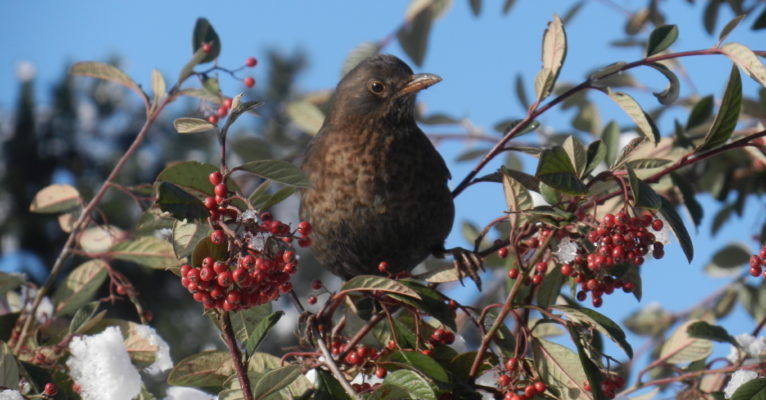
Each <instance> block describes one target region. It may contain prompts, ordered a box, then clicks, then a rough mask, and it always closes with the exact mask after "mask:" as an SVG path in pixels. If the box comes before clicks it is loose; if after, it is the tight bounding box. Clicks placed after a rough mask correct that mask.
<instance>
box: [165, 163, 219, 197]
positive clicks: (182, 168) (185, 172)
mask: <svg viewBox="0 0 766 400" xmlns="http://www.w3.org/2000/svg"><path fill="white" fill-rule="evenodd" d="M214 171H218V167H216V166H214V165H212V164H205V163H201V162H198V161H183V162H178V163H173V164H172V165H170V166H168V167H167V168H165V169H164V170H162V172H160V174H159V175H158V176H157V179H156V181H157V182H170V183H172V184H175V185H178V186H180V187H182V188H184V189H188V190H191V191H192V192H193V193H194V194H195V196H196V195H199V197H203V196H205V195H207V196H212V195H213V185H212V184H210V181H208V175H210V173H211V172H214ZM231 183H233V182H230V181H229V180H227V181H226V185H227V186H229V187H232V186H231Z"/></svg>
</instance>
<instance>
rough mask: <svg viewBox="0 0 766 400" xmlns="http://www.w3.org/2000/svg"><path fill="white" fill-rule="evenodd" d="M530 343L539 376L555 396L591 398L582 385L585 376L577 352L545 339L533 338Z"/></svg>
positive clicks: (575, 398)
mask: <svg viewBox="0 0 766 400" xmlns="http://www.w3.org/2000/svg"><path fill="white" fill-rule="evenodd" d="M531 345H532V353H533V357H534V362H535V366H536V367H537V371H538V372H539V374H540V378H541V380H542V381H543V382H545V383H546V384H547V386H548V390H550V391H551V392H552V393H553V394H554V396H555V397H556V398H560V399H571V400H577V399H592V398H593V396H592V395H591V393H590V391H587V390H585V388H584V387H583V383H584V382H585V381H586V379H587V376H586V375H585V371H584V370H583V366H582V363H581V362H580V358H579V357H578V356H577V354H575V353H574V352H572V350H569V349H568V348H566V347H564V346H562V345H560V344H556V343H553V342H549V341H547V340H545V339H539V338H533V339H532V341H531Z"/></svg>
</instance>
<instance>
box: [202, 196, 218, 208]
mask: <svg viewBox="0 0 766 400" xmlns="http://www.w3.org/2000/svg"><path fill="white" fill-rule="evenodd" d="M202 204H203V205H204V206H205V208H207V209H208V210H214V209H215V208H216V207H218V202H217V201H215V198H214V197H206V198H205V201H204V202H203V203H202Z"/></svg>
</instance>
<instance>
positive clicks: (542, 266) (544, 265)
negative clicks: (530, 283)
mask: <svg viewBox="0 0 766 400" xmlns="http://www.w3.org/2000/svg"><path fill="white" fill-rule="evenodd" d="M546 270H548V264H547V263H544V262H542V261H540V262H539V263H537V264H535V271H537V272H539V273H541V274H542V273H545V271H546Z"/></svg>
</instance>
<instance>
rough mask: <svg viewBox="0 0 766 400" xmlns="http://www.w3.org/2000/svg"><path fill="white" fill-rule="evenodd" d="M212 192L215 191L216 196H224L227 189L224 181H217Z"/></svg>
mask: <svg viewBox="0 0 766 400" xmlns="http://www.w3.org/2000/svg"><path fill="white" fill-rule="evenodd" d="M213 192H215V195H216V196H221V197H226V195H227V194H228V192H229V190H228V189H227V188H226V184H225V183H219V184H217V185H215V188H214V189H213Z"/></svg>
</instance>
